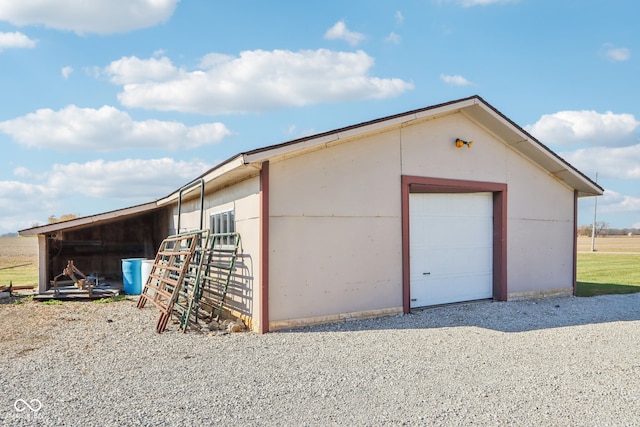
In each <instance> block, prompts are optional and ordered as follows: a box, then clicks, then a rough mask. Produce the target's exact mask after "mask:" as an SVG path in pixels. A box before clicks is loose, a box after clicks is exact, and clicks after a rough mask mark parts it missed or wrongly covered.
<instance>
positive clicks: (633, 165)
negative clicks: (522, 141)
mask: <svg viewBox="0 0 640 427" xmlns="http://www.w3.org/2000/svg"><path fill="white" fill-rule="evenodd" d="M559 154H560V156H561V157H562V158H564V159H565V160H567V161H568V162H569V163H571V164H572V165H573V166H575V167H576V168H578V170H581V171H582V172H584V173H587V174H588V175H591V176H594V175H595V173H596V172H598V173H599V174H600V175H601V176H603V177H609V178H618V179H640V145H632V146H629V147H617V148H608V147H591V148H582V149H579V150H575V151H570V152H563V153H559Z"/></svg>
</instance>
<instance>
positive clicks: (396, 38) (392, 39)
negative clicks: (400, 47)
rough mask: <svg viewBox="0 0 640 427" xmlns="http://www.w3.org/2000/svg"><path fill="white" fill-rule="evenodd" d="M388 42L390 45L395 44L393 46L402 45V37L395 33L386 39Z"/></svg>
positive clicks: (391, 33)
mask: <svg viewBox="0 0 640 427" xmlns="http://www.w3.org/2000/svg"><path fill="white" fill-rule="evenodd" d="M384 40H385V41H386V42H389V43H393V44H400V41H401V40H402V37H400V36H399V35H397V34H396V33H394V32H393V31H392V32H390V33H389V35H388V36H387V38H386V39H384Z"/></svg>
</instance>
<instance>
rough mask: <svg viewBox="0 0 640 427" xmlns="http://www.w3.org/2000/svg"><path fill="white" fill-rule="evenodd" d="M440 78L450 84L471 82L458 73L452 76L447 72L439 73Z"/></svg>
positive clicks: (467, 84) (468, 83)
mask: <svg viewBox="0 0 640 427" xmlns="http://www.w3.org/2000/svg"><path fill="white" fill-rule="evenodd" d="M440 80H442V81H443V82H445V83H446V84H448V85H451V86H469V85H470V84H471V82H470V81H469V80H467V79H465V78H464V77H462V76H461V75H459V74H456V75H454V76H451V75H448V74H440Z"/></svg>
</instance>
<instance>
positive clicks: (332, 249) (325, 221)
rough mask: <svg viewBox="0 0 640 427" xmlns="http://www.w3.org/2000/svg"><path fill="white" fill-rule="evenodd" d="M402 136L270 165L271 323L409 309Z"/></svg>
mask: <svg viewBox="0 0 640 427" xmlns="http://www.w3.org/2000/svg"><path fill="white" fill-rule="evenodd" d="M398 138H399V133H398V132H390V133H384V134H380V135H375V136H372V137H370V138H367V139H363V140H359V141H356V142H352V143H346V144H340V145H335V146H333V147H330V148H329V149H323V150H320V151H315V152H312V153H309V154H305V155H303V156H299V157H294V158H290V159H288V160H286V161H282V162H277V163H273V164H272V165H271V167H270V188H271V193H270V210H271V219H270V224H271V225H270V227H271V228H270V251H271V252H270V283H269V300H270V305H269V313H270V320H271V321H278V320H282V319H296V318H310V317H321V316H326V315H329V314H335V313H345V312H356V311H366V310H375V309H380V308H387V307H398V306H402V266H401V261H402V255H401V239H400V232H401V222H400V213H401V205H400V196H399V195H400V193H399V190H400V150H399V144H398Z"/></svg>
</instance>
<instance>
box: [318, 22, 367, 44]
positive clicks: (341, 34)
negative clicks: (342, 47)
mask: <svg viewBox="0 0 640 427" xmlns="http://www.w3.org/2000/svg"><path fill="white" fill-rule="evenodd" d="M324 38H325V39H327V40H345V41H346V42H347V43H349V44H350V45H351V46H357V45H358V43H360V42H361V41H363V40H364V39H365V36H364V34H362V33H357V32H355V31H351V30H349V29H348V28H347V25H346V24H345V23H344V21H338V22H336V23H335V24H334V25H333V27H331V28H329V29H328V30H327V31H326V32H325V33H324Z"/></svg>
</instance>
